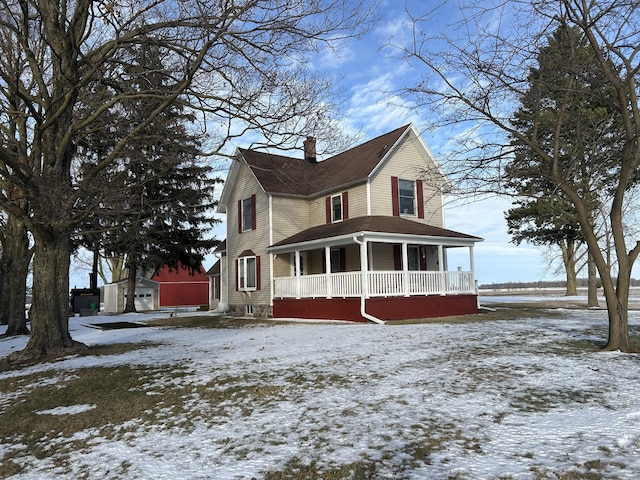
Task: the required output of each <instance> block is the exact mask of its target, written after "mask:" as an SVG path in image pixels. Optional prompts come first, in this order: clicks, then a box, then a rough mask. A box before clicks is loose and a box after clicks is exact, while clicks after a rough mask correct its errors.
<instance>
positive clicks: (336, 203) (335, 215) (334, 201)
mask: <svg viewBox="0 0 640 480" xmlns="http://www.w3.org/2000/svg"><path fill="white" fill-rule="evenodd" d="M341 220H342V195H334V196H333V197H331V221H332V222H339V221H341Z"/></svg>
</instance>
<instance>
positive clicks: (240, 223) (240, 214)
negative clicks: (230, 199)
mask: <svg viewBox="0 0 640 480" xmlns="http://www.w3.org/2000/svg"><path fill="white" fill-rule="evenodd" d="M238 233H242V200H238Z"/></svg>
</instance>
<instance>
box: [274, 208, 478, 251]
mask: <svg viewBox="0 0 640 480" xmlns="http://www.w3.org/2000/svg"><path fill="white" fill-rule="evenodd" d="M360 232H379V233H397V234H401V235H417V236H422V237H441V238H442V237H445V238H451V239H456V238H457V239H461V240H462V239H464V240H471V241H481V240H482V239H481V238H480V237H475V236H473V235H467V234H465V233H460V232H454V231H453V230H447V229H446V228H440V227H434V226H432V225H425V224H424V223H418V222H414V221H413V220H407V219H406V218H402V217H384V216H368V217H357V218H350V219H348V220H345V221H343V222H338V223H330V224H326V225H319V226H316V227H311V228H308V229H307V230H303V231H302V232H300V233H297V234H295V235H292V236H291V237H289V238H285V239H284V240H282V241H280V242H278V243H275V244H274V245H272V247H279V246H284V245H292V244H296V243H304V242H310V241H313V240H320V239H324V238H332V237H341V236H345V235H354V234H357V233H360Z"/></svg>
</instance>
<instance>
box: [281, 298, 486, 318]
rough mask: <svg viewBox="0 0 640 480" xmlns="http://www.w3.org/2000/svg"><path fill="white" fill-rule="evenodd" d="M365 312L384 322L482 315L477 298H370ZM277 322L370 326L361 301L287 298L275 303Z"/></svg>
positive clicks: (354, 299) (355, 299) (351, 299)
mask: <svg viewBox="0 0 640 480" xmlns="http://www.w3.org/2000/svg"><path fill="white" fill-rule="evenodd" d="M365 305H366V308H365V311H366V313H368V314H369V315H373V316H374V317H377V318H379V319H381V320H404V319H414V318H435V317H447V316H451V315H468V314H471V313H478V311H479V310H478V296H477V295H446V296H441V295H430V296H421V297H388V298H377V297H376V298H369V299H367V300H366V304H365ZM273 316H274V318H306V319H323V320H349V321H353V322H367V321H368V320H366V319H365V318H363V317H362V315H360V299H359V298H315V299H314V298H301V299H294V298H283V299H274V300H273Z"/></svg>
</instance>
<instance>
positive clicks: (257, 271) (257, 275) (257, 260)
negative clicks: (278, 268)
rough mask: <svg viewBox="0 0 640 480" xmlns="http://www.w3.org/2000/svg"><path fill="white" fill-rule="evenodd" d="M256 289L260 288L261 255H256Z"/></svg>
mask: <svg viewBox="0 0 640 480" xmlns="http://www.w3.org/2000/svg"><path fill="white" fill-rule="evenodd" d="M256 290H260V255H258V256H256Z"/></svg>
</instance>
